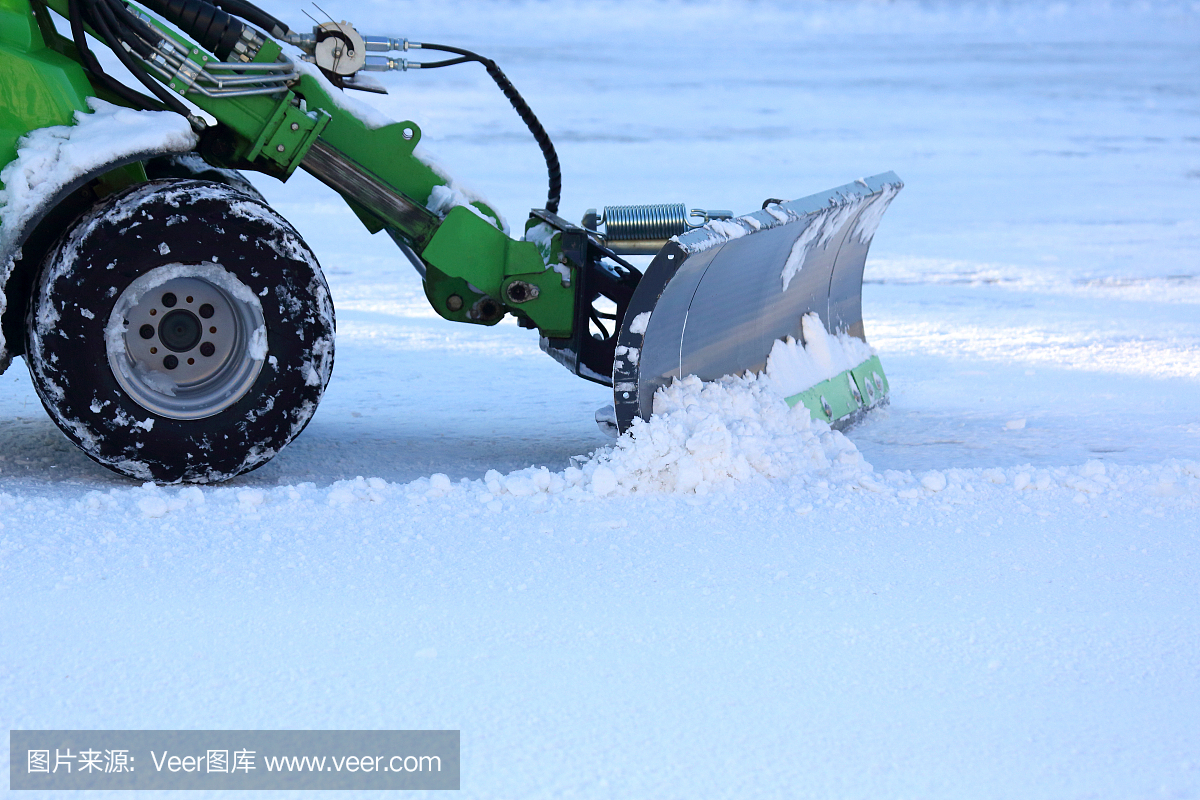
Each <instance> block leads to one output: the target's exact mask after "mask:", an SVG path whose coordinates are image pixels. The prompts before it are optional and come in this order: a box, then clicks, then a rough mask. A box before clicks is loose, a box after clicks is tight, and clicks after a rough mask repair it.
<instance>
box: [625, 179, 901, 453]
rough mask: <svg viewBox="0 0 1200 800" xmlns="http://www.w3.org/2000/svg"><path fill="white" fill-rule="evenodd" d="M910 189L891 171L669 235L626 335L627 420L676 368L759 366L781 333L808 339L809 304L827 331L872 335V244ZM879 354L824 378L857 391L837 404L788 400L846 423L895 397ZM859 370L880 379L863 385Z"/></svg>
mask: <svg viewBox="0 0 1200 800" xmlns="http://www.w3.org/2000/svg"><path fill="white" fill-rule="evenodd" d="M902 187H903V184H902V183H901V181H900V179H899V178H897V177H896V175H895V174H894V173H891V172H887V173H884V174H882V175H876V176H874V177H871V178H865V179H863V180H859V181H855V182H854V183H850V184H847V185H845V186H839V187H838V188H836V189H831V190H829V191H827V192H823V193H821V194H815V195H811V196H809V197H804V198H801V199H799V200H793V201H791V202H785V203H779V204H774V203H772V204H770V205H768V206H767V207H766V208H764V209H763V210H762V211H755V212H754V213H752V214H747V215H746V216H743V217H738V218H736V219H731V220H714V221H712V222H710V223H708V224H707V225H705V226H704V227H702V228H697V229H696V230H694V231H691V232H689V233H686V234H684V235H682V236H679V237H677V238H676V239H673V240H672V241H670V242H669V243H668V244H667V245H666V246H665V247H664V248H663V249H662V250H660V251H659V253H658V254H657V255H656V256H655V258H654V261H653V262H652V263H651V264H650V266H649V267H648V268H647V270H646V273H645V275H644V277H643V278H642V280H641V282H640V283H639V284H638V286H637V290H636V291H635V292H634V295H633V297H632V299H631V300H630V303H629V307H628V309H627V310H626V313H625V317H624V320H623V324H622V327H621V333H620V336H619V338H618V341H617V349H616V359H615V361H614V366H613V392H614V397H615V403H614V407H615V409H616V415H617V424H618V426H619V428H620V430H622V431H624V430H626V429H627V428H628V427H629V426H630V425H631V424H632V423H633V420H634V419H636V418H638V417H641V418H642V419H649V417H650V414H651V412H652V411H653V403H654V393H655V391H657V390H658V388H659V387H660V386H663V385H666V384H669V383H670V382H671V381H672V380H673V379H675V378H683V377H686V376H688V375H696V376H697V377H699V378H701V379H702V380H716V379H718V378H721V377H723V376H725V375H740V374H744V373H746V372H747V371H750V372H762V371H763V370H765V369H766V365H767V357H768V355H769V354H770V353H771V349H772V347H773V346H774V345H775V342H776V341H778V340H780V339H784V338H785V337H789V336H790V337H793V338H794V339H795V340H797V341H802V325H801V318H802V317H803V316H804V315H805V314H810V313H815V314H817V315H818V316H819V317H820V319H821V322H822V323H823V325H824V327H825V330H826V331H827V332H828V333H829V334H834V335H836V334H839V333H841V334H848V335H849V336H853V337H857V338H858V339H861V340H863V341H866V336H865V332H864V330H863V321H862V278H863V267H864V266H865V264H866V258H867V249H868V247H870V244H871V237H872V236H874V234H875V229H876V227H877V226H878V224H879V220H880V218H881V217H882V215H883V212H884V211H885V210H886V209H887V206H888V204H889V203H890V202H891V200H892V198H893V197H894V196H895V195H896V193H897V192H898V191H899V190H900V189H901V188H902ZM872 361H874V366H873V367H871V368H864V367H863V365H859V366H858V367H856V368H855V369H854V370H853V371H852V372H853V374H849V375H848V380H849V384H848V385H840V384H839V385H838V386H836V387H835V386H833V384H836V383H837V381H836V380H835V381H832V383H831V382H830V381H826V383H831V386H830V387H828V388H829V389H830V390H831V391H832V390H834V389H837V388H840V389H841V393H842V394H843V395H845V397H846V398H851V399H847V400H845V402H843V403H842V404H841V405H840V406H839V404H838V402H836V400H835V399H834V398H829V399H828V401H827V399H826V396H825V395H824V394H822V395H821V397H820V398H817V397H816V396H815V395H814V396H812V397H805V396H803V395H801V394H797V395H795V396H794V397H789V402H791V403H792V404H793V405H794V404H795V403H796V402H804V403H805V405H807V406H808V407H809V408H810V410H812V411H813V412H814V417H815V418H818V419H826V420H828V421H830V422H833V423H835V424H836V423H838V422H845V421H847V420H848V419H850V418H852V416H853V412H855V411H859V410H861V409H862V408H864V407H866V406H870V405H875V404H877V403H878V402H882V400H883V399H884V396H885V395H886V388H885V387H886V384H885V382H883V380H882V379H881V377H880V373H881V372H882V369H881V368H879V367H878V361H877V360H875V359H872ZM847 372H848V373H850V372H851V371H850V370H847ZM855 380H858V381H860V382H863V383H866V382H867V381H872V380H873V383H872V385H871V386H870V387H867V386H863V387H862V391H861V392H860V391H859V389H858V388H856V387H855V384H854V382H855ZM841 383H842V384H845V383H846V381H845V380H843V381H841ZM820 388H821V387H819V386H817V387H814V389H820ZM868 388H869V390H870V391H869V397H870V402H867V398H868V392H867V389H868ZM877 389H878V391H877ZM860 395H861V396H860ZM819 408H823V409H824V411H823V412H820V413H818V411H817V409H819Z"/></svg>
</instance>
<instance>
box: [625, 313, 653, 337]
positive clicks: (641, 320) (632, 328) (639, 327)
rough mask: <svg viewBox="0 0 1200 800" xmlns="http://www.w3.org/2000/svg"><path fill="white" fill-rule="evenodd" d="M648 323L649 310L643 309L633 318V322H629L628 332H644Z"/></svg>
mask: <svg viewBox="0 0 1200 800" xmlns="http://www.w3.org/2000/svg"><path fill="white" fill-rule="evenodd" d="M649 324H650V312H649V311H643V312H642V313H640V314H638V315H637V316H636V317H634V318H633V322H631V323H629V332H630V333H638V334H645V333H646V326H647V325H649Z"/></svg>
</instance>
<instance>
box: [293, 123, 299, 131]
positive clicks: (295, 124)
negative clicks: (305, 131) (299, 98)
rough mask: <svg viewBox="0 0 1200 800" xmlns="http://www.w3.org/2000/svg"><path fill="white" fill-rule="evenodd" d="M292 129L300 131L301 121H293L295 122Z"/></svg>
mask: <svg viewBox="0 0 1200 800" xmlns="http://www.w3.org/2000/svg"><path fill="white" fill-rule="evenodd" d="M292 130H294V131H298V130H300V123H299V122H293V123H292Z"/></svg>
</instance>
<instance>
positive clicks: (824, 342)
mask: <svg viewBox="0 0 1200 800" xmlns="http://www.w3.org/2000/svg"><path fill="white" fill-rule="evenodd" d="M800 328H801V335H802V336H803V338H804V343H803V344H801V343H800V342H797V341H796V340H795V339H793V338H792V337H791V336H789V337H787V338H786V339H780V340H778V341H776V342H775V344H774V345H773V346H772V347H771V353H770V355H769V356H767V375H769V376H770V378H771V380H772V381H774V383H775V385H776V386H777V387H778V388H779V390H780V391H781V392H783V396H784V397H791V396H793V395H796V394H799V393H800V392H803V391H804V390H806V389H811V388H812V387H813V386H816V385H817V384H818V383H820V382H821V381H827V380H829V379H830V378H832V377H834V376H835V375H838V374H839V373H841V372H845V371H846V370H848V369H854V368H855V367H857V366H858V365H859V364H861V363H863V362H864V361H866V360H867V359H869V358H870V357H871V356H873V355H875V351H874V350H873V349H872V348H871V346H870V345H869V344H867V343H866V342H864V341H863V340H862V339H859V338H857V337H855V336H850V335H849V334H847V333H838V334H837V335H836V336H832V335H830V334H829V333H827V332H826V330H825V326H824V325H823V324H822V323H821V318H820V317H819V316H818V315H817V314H816V313H815V312H809V313H808V314H805V315H804V316H803V317H802V318H801V320H800Z"/></svg>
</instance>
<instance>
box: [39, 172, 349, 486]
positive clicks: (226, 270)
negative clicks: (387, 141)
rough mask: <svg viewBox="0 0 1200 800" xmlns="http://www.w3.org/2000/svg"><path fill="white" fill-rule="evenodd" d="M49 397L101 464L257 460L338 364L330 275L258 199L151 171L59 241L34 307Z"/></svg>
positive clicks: (243, 465) (180, 470) (223, 465)
mask: <svg viewBox="0 0 1200 800" xmlns="http://www.w3.org/2000/svg"><path fill="white" fill-rule="evenodd" d="M26 331H27V347H26V353H27V354H26V360H27V361H28V362H29V371H30V374H31V375H32V377H33V383H34V386H35V387H36V389H37V392H38V396H39V397H40V398H41V400H42V404H43V405H45V407H46V410H47V411H49V412H50V415H51V417H53V419H54V421H55V422H56V423H57V424H58V426H59V427H60V428H61V429H62V430H63V432H64V433H65V434H66V435H67V437H68V438H70V439H71V441H73V442H74V443H75V444H76V445H78V446H79V447H80V448H81V449H82V450H83V451H84V452H85V453H86V454H87V455H88V456H89V457H91V458H92V459H93V460H95V461H97V462H98V463H100V464H102V465H104V466H106V467H108V468H110V469H113V470H115V471H117V472H120V473H122V474H125V475H128V476H130V477H132V478H137V479H140V480H153V481H158V482H161V483H177V482H181V481H190V482H198V483H208V482H215V481H222V480H225V479H227V478H231V477H233V476H234V475H238V474H240V473H243V472H247V471H249V470H252V469H254V468H256V467H259V466H261V465H262V464H264V463H266V462H267V461H268V460H270V459H271V458H272V457H273V456H274V455H275V454H276V453H278V452H279V450H280V449H282V448H283V447H284V446H285V445H287V444H288V442H290V441H292V439H294V438H295V437H296V436H297V435H298V434H299V433H300V431H302V430H303V429H304V426H305V425H307V424H308V421H309V419H311V418H312V415H313V412H314V411H316V408H317V404H318V403H319V402H320V400H321V395H322V394H323V393H324V391H325V386H326V384H328V382H329V376H330V373H331V372H332V370H333V339H334V319H333V304H332V302H331V300H330V297H329V288H328V286H327V285H326V283H325V278H324V276H323V275H322V274H321V269H320V267H319V265H318V264H317V261H316V258H314V257H313V254H312V252H311V251H310V250H309V248H308V246H307V245H306V244H305V243H304V241H303V240H302V239H301V238H300V235H299V234H298V233H297V232H296V231H295V229H294V228H292V226H291V225H289V224H288V223H287V221H286V220H284V219H283V218H282V217H280V216H279V215H278V214H276V213H275V212H274V211H273V210H272V209H271V208H270V207H268V206H267V205H266V204H265V203H263V202H262V201H261V200H259V199H256V198H253V197H250V196H248V195H246V194H244V193H242V192H240V191H238V190H237V189H235V188H233V187H230V186H226V185H222V184H220V183H212V182H208V181H198V180H165V181H152V182H150V183H146V184H140V185H138V186H136V187H134V188H132V189H129V190H126V191H124V192H122V193H119V194H117V195H113V196H112V197H109V198H107V199H106V200H104V201H102V202H101V203H99V204H97V205H96V206H95V207H94V208H93V209H92V210H91V211H89V212H88V213H87V214H85V215H84V216H82V217H81V218H80V219H79V220H77V221H76V222H75V223H74V224H73V225H72V226H71V227H70V228H69V229H68V230H67V231H66V233H65V234H64V235H63V237H62V239H61V240H60V241H59V243H58V244H57V245H56V246H55V247H54V248H53V249H52V250H51V252H50V254H49V255H48V256H47V258H46V261H45V263H44V264H43V266H42V270H41V274H40V276H39V278H38V280H37V281H36V284H35V286H34V290H33V295H32V297H31V299H30V304H29V315H28V318H27V320H26Z"/></svg>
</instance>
